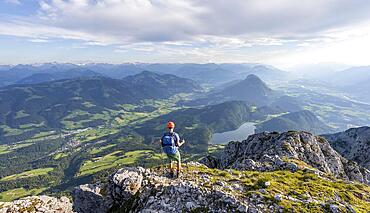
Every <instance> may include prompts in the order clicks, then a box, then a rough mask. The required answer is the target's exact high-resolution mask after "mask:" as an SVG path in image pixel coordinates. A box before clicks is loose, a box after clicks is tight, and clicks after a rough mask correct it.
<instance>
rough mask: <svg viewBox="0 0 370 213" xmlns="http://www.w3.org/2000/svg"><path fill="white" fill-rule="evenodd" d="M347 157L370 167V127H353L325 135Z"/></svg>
mask: <svg viewBox="0 0 370 213" xmlns="http://www.w3.org/2000/svg"><path fill="white" fill-rule="evenodd" d="M323 137H325V138H326V139H327V140H328V141H329V143H330V145H331V146H332V147H333V148H334V149H335V150H336V151H337V152H339V153H340V154H341V155H343V156H344V157H345V158H347V159H349V160H352V161H355V162H357V163H358V164H359V165H361V166H363V167H365V168H367V169H370V155H369V152H370V127H367V126H364V127H359V128H351V129H348V130H346V131H344V132H339V133H335V134H328V135H323Z"/></svg>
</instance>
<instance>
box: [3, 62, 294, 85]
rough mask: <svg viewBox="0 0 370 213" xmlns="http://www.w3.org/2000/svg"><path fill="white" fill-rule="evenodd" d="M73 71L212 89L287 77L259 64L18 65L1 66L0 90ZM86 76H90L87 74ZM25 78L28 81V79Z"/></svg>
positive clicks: (54, 77)
mask: <svg viewBox="0 0 370 213" xmlns="http://www.w3.org/2000/svg"><path fill="white" fill-rule="evenodd" d="M76 70H81V71H83V70H84V71H85V72H87V71H89V72H94V73H96V74H100V75H103V76H106V77H110V78H114V79H121V78H123V77H127V76H129V75H136V74H139V73H140V72H142V71H145V70H147V71H151V72H156V73H162V74H174V75H177V76H179V77H184V78H190V79H192V80H195V81H197V82H198V83H201V84H207V85H209V86H213V87H214V86H215V85H219V84H222V83H226V82H229V81H232V80H238V79H240V76H241V75H244V76H247V75H249V74H255V75H258V76H259V77H261V78H262V79H264V80H276V79H284V78H285V77H286V76H287V73H286V72H285V71H282V70H279V69H277V68H274V67H271V66H267V65H261V64H212V63H210V64H145V63H136V64H134V63H127V64H98V63H95V64H84V65H76V64H68V63H65V64H63V63H60V64H59V63H46V64H37V65H32V64H22V65H16V66H2V68H1V70H0V86H6V85H10V84H15V83H18V82H27V81H30V82H31V83H32V82H42V81H45V80H48V79H49V80H51V79H62V78H63V79H65V78H74V76H76V77H82V76H85V75H84V73H79V74H75V71H76ZM35 74H36V75H35ZM40 74H43V75H40ZM46 74H48V76H46ZM65 74H67V75H65ZM86 74H87V75H86V76H90V75H91V73H86ZM33 75H35V76H33ZM50 75H51V76H50ZM55 75H56V76H55ZM31 76H32V77H31ZM28 77H31V78H30V79H29V78H28ZM23 79H24V80H23Z"/></svg>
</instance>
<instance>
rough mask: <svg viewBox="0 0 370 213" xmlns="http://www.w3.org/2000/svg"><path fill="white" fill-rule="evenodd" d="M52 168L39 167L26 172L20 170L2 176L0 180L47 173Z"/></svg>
mask: <svg viewBox="0 0 370 213" xmlns="http://www.w3.org/2000/svg"><path fill="white" fill-rule="evenodd" d="M53 170H54V169H53V168H40V169H33V170H29V171H26V172H22V173H19V174H14V175H10V176H6V177H3V178H2V179H0V181H10V180H16V179H23V178H30V177H35V176H40V175H47V174H48V173H49V172H51V171H53Z"/></svg>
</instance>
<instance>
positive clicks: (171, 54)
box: [0, 0, 370, 67]
mask: <svg viewBox="0 0 370 213" xmlns="http://www.w3.org/2000/svg"><path fill="white" fill-rule="evenodd" d="M368 11H370V2H369V1H367V0H336V1H333V0H300V1H296V0H274V1H260V0H0V64H18V63H42V62H53V61H57V62H75V63H82V62H108V63H123V62H173V63H174V62H196V63H207V62H216V63H222V62H258V63H267V64H272V65H276V66H279V67H288V66H293V65H297V64H311V63H320V62H334V63H345V64H350V65H369V64H370V63H369V61H368V55H370V13H369V12H368Z"/></svg>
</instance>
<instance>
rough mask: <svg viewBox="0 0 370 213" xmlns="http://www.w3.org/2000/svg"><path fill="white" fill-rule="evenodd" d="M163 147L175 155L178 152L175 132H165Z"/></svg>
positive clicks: (165, 151) (165, 150)
mask: <svg viewBox="0 0 370 213" xmlns="http://www.w3.org/2000/svg"><path fill="white" fill-rule="evenodd" d="M162 149H163V152H164V153H166V154H171V155H174V154H176V153H177V146H176V142H175V133H165V134H164V135H163V137H162Z"/></svg>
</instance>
